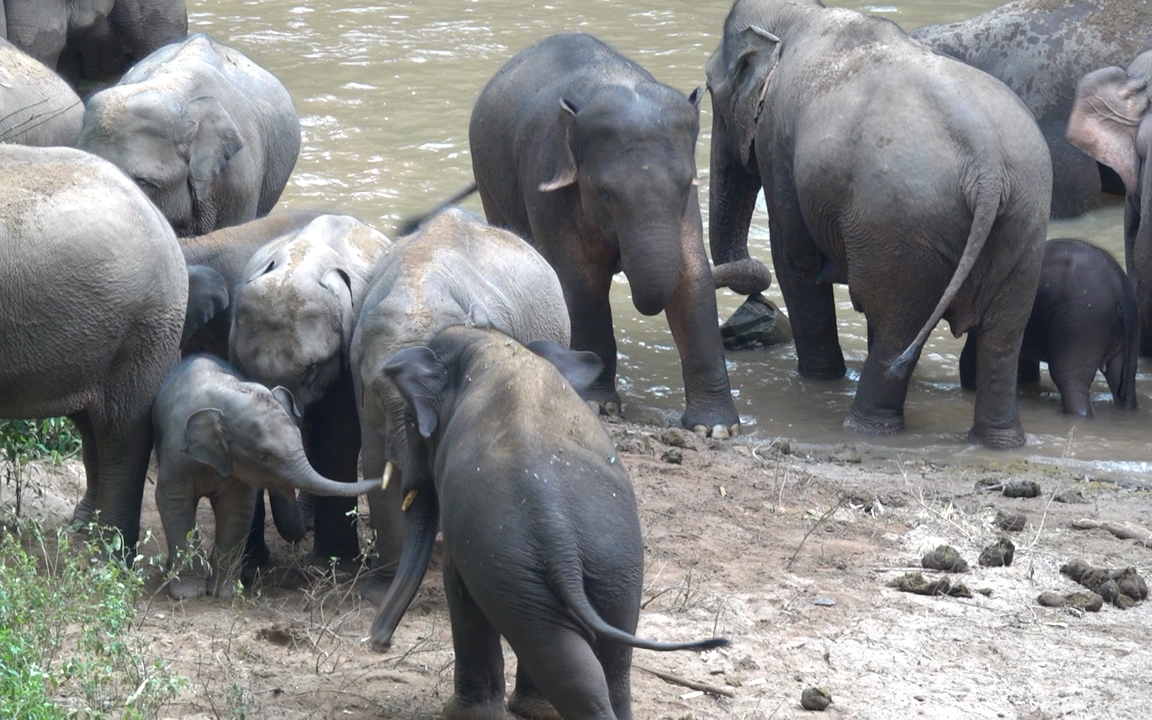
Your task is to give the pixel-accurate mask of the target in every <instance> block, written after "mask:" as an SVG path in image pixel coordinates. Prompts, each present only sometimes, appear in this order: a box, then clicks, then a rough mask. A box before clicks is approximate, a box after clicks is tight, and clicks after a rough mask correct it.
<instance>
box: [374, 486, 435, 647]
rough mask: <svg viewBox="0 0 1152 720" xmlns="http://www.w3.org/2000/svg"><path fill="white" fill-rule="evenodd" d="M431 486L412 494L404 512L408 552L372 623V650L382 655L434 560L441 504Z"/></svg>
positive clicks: (405, 544)
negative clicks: (429, 564) (433, 553)
mask: <svg viewBox="0 0 1152 720" xmlns="http://www.w3.org/2000/svg"><path fill="white" fill-rule="evenodd" d="M428 485H429V486H428V487H426V488H425V489H424V490H423V491H422V492H420V493H418V494H416V495H415V496H414V497H413V496H412V495H411V493H409V495H408V497H411V498H413V499H412V500H411V503H412V504H411V505H410V506H409V507H408V509H407V511H405V513H404V549H403V550H402V551H401V553H400V567H399V568H397V570H396V578H395V579H394V580H393V581H392V585H391V586H389V588H388V594H387V595H386V596H385V597H384V600H383V601H382V602H381V603H380V609H379V610H378V611H377V612H376V617H375V619H373V620H372V633H371V635H370V637H369V640H368V643H369V645H370V646H371V647H372V649H373V650H376V651H378V652H382V651H383V650H384V649H386V648H387V647H389V646H390V645H391V644H392V634H393V633H395V632H396V626H397V625H399V624H400V619H401V618H402V617H404V613H405V612H407V611H408V606H409V605H411V604H412V600H413V599H414V598H415V597H416V591H417V590H419V589H420V581H421V580H423V579H424V573H425V572H427V570H428V563H429V561H430V560H431V559H432V546H433V545H434V544H435V541H436V531H437V529H438V528H439V524H440V504H439V502H438V501H437V498H436V492H435V491H434V490H433V489H432V488H431V483H429V484H428Z"/></svg>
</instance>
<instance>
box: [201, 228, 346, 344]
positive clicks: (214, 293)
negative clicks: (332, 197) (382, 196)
mask: <svg viewBox="0 0 1152 720" xmlns="http://www.w3.org/2000/svg"><path fill="white" fill-rule="evenodd" d="M323 214H324V213H323V212H321V211H319V210H287V211H283V212H279V211H278V212H275V213H272V214H271V215H267V216H265V217H262V218H257V219H255V220H251V221H249V222H246V223H244V224H243V225H233V226H230V227H226V228H220V229H219V230H216V231H215V232H211V233H208V234H207V235H197V236H196V237H189V238H181V239H180V249H181V250H183V251H184V259H185V261H187V263H188V267H189V272H190V273H191V272H192V267H194V266H203V267H206V268H211V269H212V270H214V271H215V272H216V274H217V275H218V276H219V277H220V278H221V281H222V283H223V287H224V289H225V291H226V292H227V294H228V295H229V297H228V298H227V299H226V301H225V307H223V308H217V310H216V312H214V313H213V314H212V315H210V316H209V317H207V318H203V319H202V320H201V322H200V323H199V324H198V325H197V327H198V329H197V330H196V331H195V333H194V334H193V335H192V336H191V337H185V338H184V340H183V341H182V342H181V344H180V350H181V352H182V353H183V354H184V356H185V357H187V356H188V355H191V354H193V353H198V352H208V353H212V354H214V355H219V356H220V357H222V358H227V357H228V330H229V329H230V327H231V325H232V306H233V304H234V302H233V301H234V300H235V298H233V297H231V292H232V289H233V288H235V287H236V285H237V284H238V283H239V282H240V281H241V280H242V279H243V278H244V268H245V267H247V265H248V261H249V260H251V259H252V256H253V255H255V254H256V251H257V250H259V249H260V248H262V247H264V246H265V245H267V244H268V243H270V242H272V241H273V240H276V239H278V238H282V237H286V236H288V235H293V234H295V233H297V232H299V231H300V230H302V229H304V227H306V226H307V225H308V223H310V222H312V221H313V220H315V219H316V218H318V217H320V216H321V215H323ZM203 291H204V293H205V294H206V297H205V298H204V300H202V301H201V303H200V305H201V307H216V302H218V299H219V298H220V295H219V292H220V287H219V285H214V284H211V283H206V284H205V285H204V286H203ZM188 294H189V301H188V305H189V307H192V305H193V301H192V297H193V295H194V294H195V293H194V291H193V289H192V288H191V287H190V288H189V291H188ZM187 327H188V325H187V324H186V325H185V328H186V329H187Z"/></svg>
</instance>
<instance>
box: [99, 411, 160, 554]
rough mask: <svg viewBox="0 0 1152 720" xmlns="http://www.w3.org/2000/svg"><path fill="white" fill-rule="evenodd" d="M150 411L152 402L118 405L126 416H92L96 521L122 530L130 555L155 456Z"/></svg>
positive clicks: (137, 535)
mask: <svg viewBox="0 0 1152 720" xmlns="http://www.w3.org/2000/svg"><path fill="white" fill-rule="evenodd" d="M137 392H139V391H137ZM108 404H111V403H108ZM151 410H152V405H151V401H149V402H148V403H147V404H141V405H138V406H137V407H135V408H133V407H131V406H129V407H124V406H120V407H117V408H116V412H118V413H124V414H125V417H117V418H104V417H100V416H99V415H98V414H96V413H93V417H92V427H93V430H94V432H95V435H96V455H97V457H98V458H99V468H98V469H99V476H98V478H97V486H96V510H97V512H98V513H99V517H98V518H97V521H98V522H99V524H100V525H104V526H109V527H112V528H115V529H116V530H118V531H119V533H120V535H121V538H122V540H123V545H122V547H123V554H124V555H125V557H128V558H131V557H133V556H134V555H135V551H136V541H137V540H138V539H139V537H140V507H141V504H142V501H143V499H144V482H145V479H146V476H147V474H148V463H149V461H150V459H151V457H152V412H151Z"/></svg>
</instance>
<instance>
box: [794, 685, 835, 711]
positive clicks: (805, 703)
mask: <svg viewBox="0 0 1152 720" xmlns="http://www.w3.org/2000/svg"><path fill="white" fill-rule="evenodd" d="M831 704H832V696H831V695H829V694H828V691H827V690H825V689H824V688H818V687H810V688H805V689H804V692H802V693H800V707H802V708H804V709H805V710H824V709H825V708H827V707H828V706H829V705H831Z"/></svg>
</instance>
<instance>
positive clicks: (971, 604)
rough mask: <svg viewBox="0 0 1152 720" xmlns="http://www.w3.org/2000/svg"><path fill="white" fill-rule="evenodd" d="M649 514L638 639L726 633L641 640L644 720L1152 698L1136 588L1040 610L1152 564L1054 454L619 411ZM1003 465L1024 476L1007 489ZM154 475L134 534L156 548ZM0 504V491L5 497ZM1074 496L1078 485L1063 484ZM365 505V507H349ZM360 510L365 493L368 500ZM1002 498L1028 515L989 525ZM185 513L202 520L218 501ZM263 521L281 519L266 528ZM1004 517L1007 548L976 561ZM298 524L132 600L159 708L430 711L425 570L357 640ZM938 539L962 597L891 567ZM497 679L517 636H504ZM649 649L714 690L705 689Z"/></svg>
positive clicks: (54, 474) (1064, 710)
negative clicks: (761, 434) (242, 587)
mask: <svg viewBox="0 0 1152 720" xmlns="http://www.w3.org/2000/svg"><path fill="white" fill-rule="evenodd" d="M610 430H611V432H612V434H613V437H614V439H615V440H616V443H617V446H618V447H619V449H620V451H621V456H622V458H623V460H624V462H625V464H626V466H627V467H628V469H629V471H630V472H631V475H632V478H633V481H634V483H635V485H636V492H637V497H638V500H639V504H640V516H641V520H642V523H643V527H644V533H645V543H646V544H645V553H646V571H645V591H644V601H643V610H642V612H641V619H640V633H641V634H642V635H644V636H647V637H651V638H655V639H660V640H668V641H676V640H688V639H697V638H704V637H709V636H711V635H712V634H714V633H715V634H718V635H724V636H727V637H728V638H730V639H731V640H732V644H731V646H730V647H728V648H723V649H719V650H713V651H708V652H703V653H655V652H651V651H644V650H639V651H637V652H636V653H635V657H634V666H633V673H632V675H633V713H634V715H635V717H637V718H661V719H663V718H668V719H671V720H688V719H695V720H702V719H704V718H747V719H748V720H753V719H762V720H763V719H767V718H795V717H803V716H809V715H815V713H814V712H813V711H809V710H804V709H802V708H801V706H800V697H801V693H802V691H803V690H804V689H805V688H808V687H813V686H815V687H820V688H823V689H824V690H825V691H827V693H828V694H829V695H830V696H831V698H832V704H831V705H830V706H829V707H828V709H827V710H826V711H824V713H825V715H829V716H832V717H845V718H847V717H857V718H907V717H911V716H920V717H926V718H965V719H968V718H985V717H987V718H1028V719H1036V720H1038V719H1040V718H1105V717H1106V718H1133V719H1136V718H1148V717H1152V690H1149V684H1148V679H1147V672H1148V668H1149V667H1152V649H1150V647H1149V646H1150V644H1152V617H1150V613H1149V607H1150V606H1149V605H1148V604H1147V603H1140V604H1137V605H1136V606H1135V607H1133V608H1130V609H1127V610H1121V609H1119V608H1118V607H1115V606H1113V605H1109V604H1107V603H1106V604H1105V605H1104V607H1103V609H1102V610H1100V611H1099V612H1085V611H1082V610H1079V609H1076V608H1074V607H1059V608H1053V607H1043V606H1040V605H1039V604H1038V603H1037V597H1038V596H1039V595H1040V594H1041V593H1043V592H1046V591H1055V592H1057V593H1059V594H1061V595H1064V594H1067V593H1072V592H1074V591H1077V590H1083V589H1084V588H1082V587H1080V586H1078V585H1076V584H1075V583H1074V582H1072V581H1071V580H1070V579H1068V578H1067V577H1065V576H1064V575H1062V574H1061V573H1060V567H1061V565H1063V564H1064V563H1067V562H1069V561H1071V560H1073V559H1077V558H1082V559H1084V560H1086V561H1087V562H1088V563H1090V564H1092V565H1094V566H1100V567H1104V568H1109V569H1122V568H1124V567H1128V566H1134V567H1135V568H1136V569H1137V570H1138V571H1139V572H1140V573H1141V574H1142V575H1145V576H1148V575H1149V574H1152V550H1150V549H1149V548H1148V547H1146V546H1145V545H1143V544H1142V543H1140V542H1138V541H1134V540H1126V539H1121V538H1119V537H1117V536H1116V535H1114V534H1112V533H1111V532H1109V531H1107V530H1105V529H1075V528H1074V527H1073V522H1074V521H1077V520H1081V519H1089V520H1094V521H1098V522H1099V521H1106V522H1112V523H1123V522H1129V523H1136V524H1139V525H1142V526H1145V527H1147V526H1148V525H1150V524H1152V514H1150V512H1149V510H1150V509H1152V498H1150V496H1149V494H1148V492H1147V491H1146V490H1143V489H1139V488H1135V487H1126V486H1125V485H1124V484H1123V483H1117V482H1114V481H1102V480H1099V479H1095V478H1091V477H1084V476H1083V475H1077V474H1073V472H1071V471H1069V470H1067V469H1064V468H1062V467H1061V466H1059V465H1041V464H1035V463H1026V462H1020V463H1015V464H1012V465H1006V466H1005V465H997V464H991V465H987V466H959V465H955V466H946V465H939V464H934V463H929V462H926V461H923V460H919V459H917V458H915V457H911V456H908V455H905V456H902V457H897V458H895V459H893V458H891V457H889V458H874V457H872V456H871V455H870V453H869V452H868V451H867V449H866V448H865V449H858V448H857V447H855V446H837V447H833V448H828V447H811V446H804V445H802V444H800V443H797V442H795V441H791V442H790V441H788V440H786V439H771V440H768V439H763V438H737V439H735V440H733V441H725V442H719V441H713V440H703V439H700V438H697V437H696V436H694V435H692V434H690V433H684V432H682V431H680V430H678V429H667V428H660V427H656V426H649V425H636V424H629V423H614V424H612V425H610ZM1009 480H1025V481H1034V482H1036V483H1038V485H1039V488H1040V495H1039V496H1038V497H1032V498H1010V497H1006V496H1005V495H1004V494H1003V485H1004V484H1005V483H1006V482H1007V481H1009ZM82 489H83V467H82V465H81V464H80V463H79V462H76V461H68V462H66V463H65V464H64V465H63V466H61V467H56V468H53V467H48V466H44V465H35V466H34V467H33V470H32V481H31V487H30V488H29V489H28V490H27V491H26V493H25V496H24V503H25V512H27V513H30V514H35V515H39V516H41V517H43V518H44V519H45V520H46V521H47V523H48V524H50V525H51V524H64V523H66V522H67V521H68V519H69V517H70V514H71V510H72V505H73V504H74V503H75V501H76V499H77V498H78V497H79V496H80V494H81V492H82ZM152 495H153V486H152V485H151V484H150V485H149V487H148V489H147V490H146V497H145V511H144V517H143V527H144V529H145V530H146V531H150V533H149V537H148V539H147V540H146V542H145V543H144V544H143V545H142V547H141V552H143V553H145V554H151V555H160V554H162V548H163V547H164V545H163V536H162V530H161V527H160V519H159V516H158V515H157V513H156V508H155V504H154V499H153V497H152ZM10 501H11V489H10V488H8V487H5V488H4V495H3V497H2V498H0V502H3V503H8V502H10ZM1066 501H1070V502H1066ZM362 507H364V505H363V504H362ZM365 512H366V509H365ZM998 513H1000V514H1004V513H1009V514H1012V513H1022V514H1023V515H1024V516H1025V517H1024V520H1023V527H1022V529H1020V530H1016V531H1005V530H1002V529H1000V528H999V527H998V525H997V515H998ZM201 522H202V524H203V526H204V528H205V530H206V535H207V536H208V537H211V534H210V533H211V515H210V513H208V511H207V503H203V504H202V508H201ZM270 535H271V536H274V535H275V533H274V531H272V530H270ZM1002 536H1007V537H1009V538H1010V539H1011V541H1012V542H1013V544H1014V546H1015V554H1014V559H1013V562H1012V564H1011V565H1010V566H1008V567H983V566H981V565H979V564H978V563H977V556H978V555H979V554H980V552H981V550H982V549H983V548H984V547H985V546H987V545H990V544H992V543H994V542H995V541H996V540H998V539H999V538H1001V537H1002ZM309 544H310V540H306V541H305V543H304V544H302V546H297V547H292V546H289V545H288V544H286V543H283V542H281V541H279V540H278V539H277V543H276V544H274V545H273V566H271V567H269V568H266V569H265V571H264V573H263V575H262V576H261V578H260V580H259V582H258V583H256V584H255V586H254V587H252V588H250V589H249V591H248V592H247V593H245V595H243V596H241V597H238V598H237V599H235V600H233V601H231V602H228V601H220V600H216V599H212V598H205V599H200V600H195V601H186V602H181V603H177V602H173V601H171V600H169V599H168V597H167V594H166V593H165V592H164V590H163V588H162V587H161V586H160V577H159V575H158V574H157V578H156V580H155V582H154V583H153V584H152V587H151V588H150V592H149V594H148V596H146V598H145V600H144V601H142V604H141V609H140V612H141V616H140V620H141V627H140V630H139V633H140V636H141V638H142V639H143V640H144V641H145V642H146V643H147V646H148V648H149V651H150V652H153V653H155V654H157V655H159V656H162V657H164V658H165V659H166V660H167V661H168V662H170V663H171V664H172V666H173V667H174V669H175V671H176V672H178V673H180V674H182V675H185V676H187V678H188V679H189V682H188V685H187V687H186V688H185V690H184V691H183V692H182V694H181V696H180V697H179V699H178V700H177V702H175V703H174V704H172V705H171V706H169V707H168V709H167V710H166V712H165V713H164V715H163V716H164V717H172V718H233V717H247V718H278V719H280V720H290V719H295V718H375V717H389V718H435V717H439V709H440V706H441V704H442V703H443V702H444V701H445V700H446V699H447V698H448V697H449V695H450V694H451V692H452V657H453V656H452V642H451V636H450V632H449V624H448V615H447V610H446V607H445V604H444V596H443V588H442V585H441V581H440V578H439V575H438V573H437V572H430V573H429V576H428V577H427V578H426V579H425V581H424V585H423V587H422V589H421V592H420V595H419V597H418V599H417V601H416V602H415V603H414V605H413V607H412V609H411V610H410V611H409V613H408V615H407V616H406V618H405V619H404V621H403V622H402V624H401V626H400V628H399V630H398V632H397V635H396V640H395V643H394V645H393V648H392V650H391V651H390V652H388V653H385V654H377V653H374V652H371V651H370V650H368V649H367V647H366V646H365V645H363V644H362V642H361V639H362V638H363V637H364V636H365V635H366V634H367V631H368V627H369V625H370V623H371V619H372V615H373V612H374V608H372V607H369V606H368V605H366V604H365V603H363V602H362V601H361V600H360V599H359V597H358V593H357V590H358V586H357V585H356V584H355V580H354V578H352V577H351V576H349V575H346V574H344V573H339V574H337V576H336V577H335V578H332V577H321V576H317V575H316V574H310V573H308V572H307V571H305V569H304V566H303V565H302V564H301V563H302V561H303V559H304V556H305V554H306V551H307V546H308V545H309ZM941 544H948V545H951V546H953V547H954V548H956V549H957V550H958V551H959V553H960V554H961V556H962V557H963V558H964V559H966V560H967V563H968V565H969V566H971V569H970V570H969V571H968V572H967V573H963V574H952V575H951V576H947V574H945V573H942V572H934V571H924V574H925V577H926V578H927V579H928V580H929V581H933V580H937V579H940V578H944V577H949V579H950V580H951V581H952V582H953V583H955V582H960V583H963V584H964V585H965V586H966V587H967V588H968V589H970V590H971V597H951V596H922V595H914V594H909V593H906V592H901V591H899V590H896V589H894V588H892V587H889V586H888V583H889V582H890V581H892V580H894V579H895V578H898V577H900V576H902V575H904V574H905V573H908V572H912V571H919V570H920V567H919V566H920V558H921V556H922V555H923V554H924V553H925V552H927V551H929V550H932V549H933V548H935V547H937V546H938V545H941ZM505 654H506V658H507V662H506V672H507V676H508V681H509V692H510V691H511V686H512V678H513V675H514V671H515V656H514V655H512V654H511V652H509V651H507V650H506V652H505ZM642 668H651V669H653V670H658V671H661V672H663V673H670V674H672V675H675V676H677V677H679V678H682V679H685V680H688V681H691V682H695V683H701V684H705V685H708V686H711V687H713V688H717V689H719V690H723V691H725V692H726V693H729V694H730V695H731V697H728V696H724V695H718V694H713V693H703V694H701V693H699V692H698V691H693V690H691V689H690V688H688V687H683V686H680V685H674V684H669V683H668V682H665V681H664V680H661V679H659V678H657V677H655V676H654V675H652V674H651V673H649V672H646V671H645V670H644V669H642Z"/></svg>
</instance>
